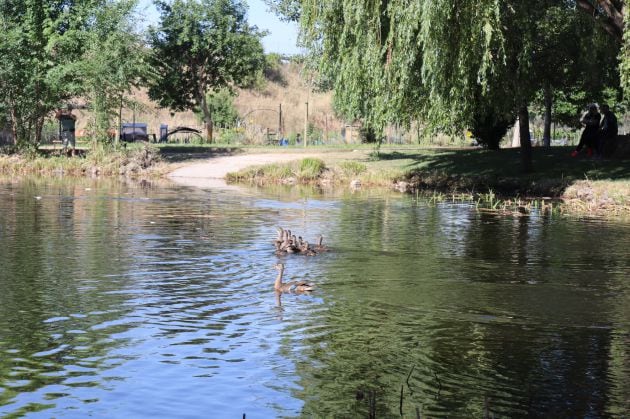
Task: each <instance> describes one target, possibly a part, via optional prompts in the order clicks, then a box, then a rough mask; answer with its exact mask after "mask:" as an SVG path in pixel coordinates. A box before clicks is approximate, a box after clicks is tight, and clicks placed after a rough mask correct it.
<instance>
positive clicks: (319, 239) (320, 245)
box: [314, 234, 328, 252]
mask: <svg viewBox="0 0 630 419" xmlns="http://www.w3.org/2000/svg"><path fill="white" fill-rule="evenodd" d="M323 241H324V236H322V235H321V234H320V235H318V236H317V244H316V245H315V248H314V249H315V251H316V252H325V251H327V250H328V248H327V247H326V246H324V245H323V243H322V242H323Z"/></svg>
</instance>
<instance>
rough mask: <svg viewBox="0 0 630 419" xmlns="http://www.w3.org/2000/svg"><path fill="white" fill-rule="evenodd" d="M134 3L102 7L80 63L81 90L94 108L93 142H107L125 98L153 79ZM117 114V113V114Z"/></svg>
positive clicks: (123, 1) (123, 0)
mask: <svg viewBox="0 0 630 419" xmlns="http://www.w3.org/2000/svg"><path fill="white" fill-rule="evenodd" d="M135 6H136V1H135V0H119V1H116V2H111V3H107V4H105V5H103V7H101V8H100V9H99V10H98V11H97V12H96V14H95V19H94V22H93V24H92V27H91V28H90V31H89V32H88V33H87V34H86V37H85V48H86V51H85V54H84V56H83V60H81V61H80V62H79V63H78V66H79V68H80V71H79V74H80V77H81V80H82V90H83V93H84V95H85V96H86V97H87V99H88V100H89V102H90V104H91V108H92V111H93V112H92V113H93V118H94V119H93V121H92V125H93V128H94V139H95V140H100V141H107V140H108V139H109V135H108V132H107V131H108V129H109V127H110V125H111V121H112V119H113V117H114V116H115V115H116V114H118V125H119V127H120V110H121V108H122V106H123V103H124V102H125V95H126V94H128V93H129V92H130V90H131V88H132V87H134V86H136V87H137V86H138V85H139V84H140V82H141V80H143V79H146V78H148V77H149V76H150V70H149V66H148V53H147V49H146V48H145V47H144V46H143V45H142V42H141V39H140V37H139V35H138V34H136V33H135V32H134V26H135V25H134V19H133V11H134V8H135ZM116 111H118V112H116Z"/></svg>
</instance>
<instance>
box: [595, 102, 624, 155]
mask: <svg viewBox="0 0 630 419" xmlns="http://www.w3.org/2000/svg"><path fill="white" fill-rule="evenodd" d="M599 109H600V110H601V113H602V122H601V124H600V126H599V139H598V143H597V155H598V156H600V157H603V156H604V155H608V154H610V151H612V148H613V146H614V144H615V140H616V139H617V133H618V130H619V127H618V125H617V117H616V116H615V114H614V113H613V112H612V111H611V110H610V107H609V106H608V105H606V104H602V105H601V106H600V107H599Z"/></svg>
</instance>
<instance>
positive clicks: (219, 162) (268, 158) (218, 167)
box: [168, 153, 317, 186]
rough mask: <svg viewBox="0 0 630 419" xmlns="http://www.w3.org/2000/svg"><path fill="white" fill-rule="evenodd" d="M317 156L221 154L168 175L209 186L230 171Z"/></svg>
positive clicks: (294, 154)
mask: <svg viewBox="0 0 630 419" xmlns="http://www.w3.org/2000/svg"><path fill="white" fill-rule="evenodd" d="M316 156H317V154H316V153H312V154H311V153H308V154H307V153H282V154H273V153H267V154H243V155H238V156H219V157H212V158H209V159H208V160H206V161H202V162H196V163H191V164H187V165H185V166H183V167H180V168H178V169H175V170H174V171H172V172H171V173H169V174H168V177H169V178H170V179H171V180H173V181H175V182H177V183H182V184H187V185H194V186H209V185H211V184H212V185H214V184H217V183H219V184H220V183H221V181H222V180H223V179H225V175H227V174H228V173H229V172H236V171H238V170H241V169H244V168H246V167H248V166H258V165H262V164H269V163H281V162H287V161H291V160H299V159H303V158H305V157H316ZM217 181H218V182H217Z"/></svg>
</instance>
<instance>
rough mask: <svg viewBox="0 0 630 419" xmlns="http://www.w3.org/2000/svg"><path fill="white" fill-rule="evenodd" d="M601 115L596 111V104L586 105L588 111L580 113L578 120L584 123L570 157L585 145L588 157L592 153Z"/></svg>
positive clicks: (595, 143)
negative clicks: (578, 140) (577, 142)
mask: <svg viewBox="0 0 630 419" xmlns="http://www.w3.org/2000/svg"><path fill="white" fill-rule="evenodd" d="M601 119H602V116H601V115H600V114H599V112H597V105H595V104H591V105H588V111H586V112H585V113H584V115H582V118H580V122H581V123H582V125H584V130H583V131H582V136H581V137H580V143H579V144H578V145H577V147H576V148H575V150H574V151H573V152H572V153H571V157H576V156H577V155H578V153H579V152H580V151H582V149H583V148H584V147H585V146H586V154H587V155H588V156H589V157H590V156H592V155H593V151H594V150H595V147H597V137H598V135H599V123H600V120H601Z"/></svg>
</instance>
